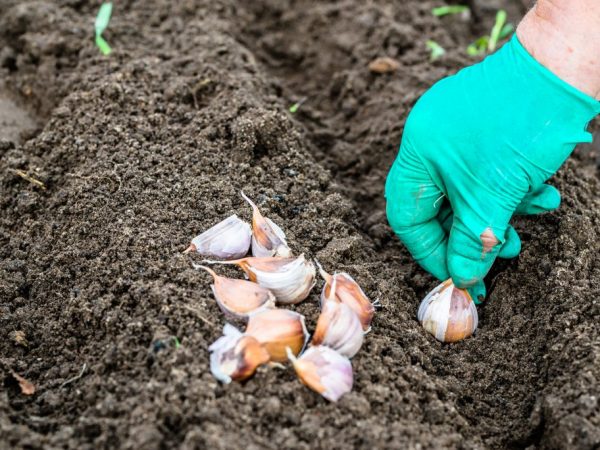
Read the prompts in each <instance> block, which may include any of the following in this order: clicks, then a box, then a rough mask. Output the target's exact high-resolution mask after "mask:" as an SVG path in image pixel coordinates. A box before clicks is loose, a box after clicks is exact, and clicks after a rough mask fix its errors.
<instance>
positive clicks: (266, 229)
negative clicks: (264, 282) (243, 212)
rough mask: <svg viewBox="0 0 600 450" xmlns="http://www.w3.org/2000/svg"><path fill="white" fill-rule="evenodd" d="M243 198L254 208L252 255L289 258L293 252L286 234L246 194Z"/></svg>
mask: <svg viewBox="0 0 600 450" xmlns="http://www.w3.org/2000/svg"><path fill="white" fill-rule="evenodd" d="M242 197H243V198H244V200H246V201H247V202H248V203H249V204H250V206H251V207H252V255H253V256H256V257H259V258H261V257H266V256H281V257H283V258H288V257H290V256H292V252H291V250H290V248H289V247H288V245H287V242H286V240H285V233H284V232H283V230H282V229H281V228H279V227H278V226H277V225H276V224H275V223H274V222H273V221H272V220H271V219H268V218H266V217H264V216H263V215H262V214H261V212H260V210H259V209H258V206H256V204H255V203H254V202H253V201H252V200H250V199H249V198H248V197H247V196H246V194H244V192H242Z"/></svg>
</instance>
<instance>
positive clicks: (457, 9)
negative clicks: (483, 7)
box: [431, 5, 469, 17]
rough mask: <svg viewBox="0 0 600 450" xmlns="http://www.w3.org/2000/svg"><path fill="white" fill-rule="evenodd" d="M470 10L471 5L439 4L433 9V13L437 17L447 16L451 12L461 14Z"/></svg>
mask: <svg viewBox="0 0 600 450" xmlns="http://www.w3.org/2000/svg"><path fill="white" fill-rule="evenodd" d="M467 11H469V7H468V6H465V5H450V6H439V7H437V8H433V9H432V10H431V14H433V15H434V16H436V17H442V16H447V15H449V14H461V13H464V12H467Z"/></svg>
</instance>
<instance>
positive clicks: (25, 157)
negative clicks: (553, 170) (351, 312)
mask: <svg viewBox="0 0 600 450" xmlns="http://www.w3.org/2000/svg"><path fill="white" fill-rule="evenodd" d="M481 3H482V4H483V3H484V2H481ZM436 4H437V3H434V2H430V1H418V0H411V1H404V2H400V1H393V0H376V1H372V2H361V1H359V0H348V1H335V2H334V1H321V2H311V1H300V0H298V1H291V0H290V1H281V0H259V1H256V2H234V1H232V0H212V1H206V0H186V1H180V2H171V1H169V0H149V1H139V2H132V1H123V2H117V3H116V4H115V8H114V13H113V19H112V20H111V23H110V27H109V29H108V31H107V32H106V33H105V37H106V39H107V41H108V42H109V43H110V44H111V45H112V47H113V49H114V53H113V54H111V55H110V56H109V57H102V56H101V55H100V54H99V52H98V50H97V49H96V48H95V47H94V44H93V39H92V35H93V19H94V16H95V13H96V11H97V8H98V3H96V2H87V1H85V0H63V1H60V2H56V3H51V2H46V1H26V2H20V1H16V0H0V71H1V72H0V74H1V76H2V78H3V81H4V82H5V84H6V86H7V88H8V89H10V91H11V93H12V95H18V96H19V97H20V99H21V101H22V102H23V103H24V104H25V105H26V106H27V108H29V109H30V110H31V111H35V112H36V114H37V117H38V118H39V119H40V120H41V121H42V123H45V125H44V126H43V128H42V129H41V131H40V132H39V133H37V134H35V135H34V136H29V137H28V136H24V137H23V138H22V139H21V140H20V141H19V142H17V143H16V144H15V143H13V142H10V140H9V139H8V138H6V137H5V136H0V190H1V192H0V202H1V205H0V210H1V211H2V212H1V216H0V381H1V385H0V386H1V387H0V448H72V449H97V448H126V449H127V448H131V449H167V448H184V449H192V448H224V449H229V448H240V447H244V448H247V449H254V448H349V447H355V448H359V447H360V448H369V447H371V448H398V449H405V448H465V449H471V448H495V449H500V448H548V449H554V448H565V449H567V448H568V449H592V448H599V447H600V399H599V392H598V386H599V381H600V337H599V333H598V331H599V330H598V328H599V325H598V324H599V323H600V322H599V319H600V317H599V315H600V302H599V300H598V298H599V297H600V241H599V240H598V238H597V230H598V227H599V226H600V184H599V180H598V174H597V171H596V169H595V165H594V164H595V163H594V161H595V159H594V158H595V156H594V152H597V149H594V148H591V149H590V148H589V147H588V148H587V149H581V150H580V151H579V152H577V154H576V156H575V157H574V158H572V159H571V160H570V161H569V162H568V163H567V164H566V166H565V167H564V168H563V169H562V170H561V172H560V173H559V174H558V175H557V176H556V177H555V179H554V180H553V183H554V184H555V185H557V186H558V187H559V188H560V190H561V191H562V193H563V196H564V200H563V204H562V206H561V208H560V210H559V211H557V212H555V213H552V214H548V215H544V216H542V217H538V218H527V219H517V220H515V224H516V227H517V229H518V230H519V232H520V233H521V236H522V239H523V252H522V254H521V256H520V257H519V258H518V259H515V260H512V261H509V262H502V263H499V264H498V265H497V267H496V268H495V269H494V271H493V273H492V274H491V276H490V277H489V279H488V280H487V281H488V287H489V291H490V296H489V299H488V301H487V302H486V304H485V305H484V306H482V307H481V308H480V319H481V324H480V329H479V331H478V333H477V335H476V336H475V337H474V338H472V339H469V340H467V341H465V342H461V343H458V344H455V345H441V344H439V343H438V342H436V341H435V340H433V338H431V337H430V336H429V335H427V334H426V333H425V332H424V331H423V330H422V329H421V327H420V326H419V324H418V323H417V321H416V319H415V314H416V308H417V306H418V303H419V300H420V298H421V297H422V296H423V295H424V294H425V293H426V291H427V290H428V289H430V288H432V287H433V286H434V285H435V281H434V280H433V279H432V278H431V277H430V276H428V275H427V274H425V273H424V272H422V271H421V270H420V269H419V268H418V267H417V266H416V265H415V264H414V263H413V262H412V261H411V259H410V257H409V256H408V255H407V253H406V251H405V250H404V249H403V248H402V247H401V245H400V244H399V243H398V242H397V241H396V239H395V238H394V237H393V235H392V233H391V231H390V229H389V227H388V226H387V224H386V221H385V215H384V212H383V207H384V203H383V197H382V191H383V182H384V178H385V174H386V172H387V169H388V167H389V166H390V164H391V162H392V160H393V158H394V156H395V150H396V148H397V146H398V143H399V141H400V136H401V133H402V126H403V122H404V119H405V118H406V115H407V114H408V112H409V110H410V107H411V105H412V104H413V103H414V102H415V101H416V99H417V98H418V97H419V95H420V94H421V93H423V92H424V91H425V90H426V89H427V87H428V86H430V85H431V84H432V83H433V82H435V81H436V80H437V79H439V78H440V77H442V76H445V75H447V74H450V73H452V72H453V71H455V70H456V69H458V68H459V67H461V66H463V65H465V64H468V63H470V62H471V61H472V60H470V59H468V58H467V57H466V56H464V48H465V47H466V45H467V44H468V43H469V42H470V41H472V40H473V39H474V38H475V37H477V36H478V35H479V34H480V33H482V32H483V31H484V30H486V29H488V28H489V26H490V24H491V22H492V21H493V18H494V13H495V9H496V8H497V7H500V6H507V8H508V10H509V14H510V15H511V19H512V20H514V21H516V20H518V18H519V17H520V15H521V14H522V13H523V6H522V4H523V2H521V1H516V0H515V1H514V2H512V3H509V4H508V5H506V4H505V2H499V1H498V2H496V1H495V2H485V4H486V5H487V6H486V7H482V6H479V5H478V4H477V3H476V6H477V8H476V14H475V17H474V20H472V21H471V22H464V21H461V20H460V19H459V18H457V17H449V18H444V19H441V20H440V19H436V18H434V17H432V16H431V15H430V13H429V10H430V9H431V7H432V6H435V5H436ZM428 38H432V39H435V40H436V41H438V42H439V43H440V44H441V45H442V46H444V47H445V48H446V49H447V50H448V53H447V55H446V56H445V57H444V58H443V59H442V60H439V61H436V62H434V63H431V62H429V59H428V52H427V49H426V47H425V44H424V42H425V40H426V39H428ZM377 56H390V57H393V58H396V59H397V60H398V61H400V63H401V66H400V69H399V71H398V72H397V73H394V74H389V75H374V74H371V73H369V71H368V69H367V65H368V63H369V62H370V61H371V60H372V59H374V58H375V57H377ZM303 97H306V101H305V103H304V104H303V105H302V106H301V107H300V109H299V111H298V112H297V113H296V114H293V115H292V114H290V113H289V112H288V108H289V106H290V105H291V104H293V103H294V102H296V101H298V100H299V99H301V98H303ZM432 126H435V124H432ZM13 140H14V139H13ZM15 169H20V170H23V171H26V172H27V173H29V174H30V175H33V176H35V178H37V179H39V180H41V181H43V182H44V183H45V186H46V188H47V189H46V190H45V191H44V190H42V189H40V188H39V187H37V186H35V185H33V184H30V183H28V182H27V181H26V180H24V179H23V178H20V177H18V176H16V175H15V173H14V170H15ZM241 189H243V190H244V191H245V192H247V193H248V194H249V195H251V196H252V197H253V198H255V199H256V200H257V202H258V203H259V205H260V206H261V208H263V209H264V210H265V211H269V215H270V216H271V217H272V218H273V219H274V220H275V221H276V222H278V223H282V224H284V228H285V229H286V230H287V231H288V235H289V237H290V241H291V243H292V246H293V248H294V250H295V251H296V252H297V253H300V252H306V253H307V254H308V255H310V256H311V257H317V258H318V259H319V261H320V262H321V263H323V264H324V265H325V266H326V267H327V268H330V269H337V270H345V271H348V272H350V273H351V274H352V275H353V276H355V277H356V278H357V280H358V281H359V282H360V283H361V285H362V286H363V287H364V289H365V290H366V292H367V293H368V294H369V295H370V296H371V297H372V298H379V299H380V301H381V304H382V309H381V310H380V311H379V312H378V314H377V316H376V318H375V321H374V324H373V331H372V332H371V333H370V334H369V335H368V338H367V339H366V343H365V346H364V347H363V349H362V351H361V352H360V353H359V354H358V355H357V356H356V358H354V359H353V366H354V369H355V374H356V380H355V381H356V382H355V388H354V390H353V392H352V393H351V394H349V395H347V396H346V397H344V398H343V399H342V400H341V401H340V402H339V403H338V404H330V403H327V402H326V401H324V400H323V399H321V398H320V397H318V396H317V395H315V394H314V393H312V392H311V391H309V390H308V389H306V388H304V387H303V386H301V385H300V383H299V382H298V380H297V379H296V377H295V375H294V374H293V371H292V370H291V369H289V368H288V369H285V370H282V369H264V370H260V372H259V373H258V374H257V375H256V376H255V377H254V378H253V379H251V380H249V381H248V382H246V383H244V384H232V385H229V386H222V385H220V384H219V383H217V382H216V381H215V380H214V378H213V377H212V376H211V374H210V372H209V370H208V352H207V347H208V345H209V344H210V343H211V342H212V341H213V340H214V339H215V338H216V337H217V336H219V334H220V331H221V327H222V325H223V323H224V321H223V318H222V315H221V314H220V312H219V309H218V307H217V306H216V304H215V303H214V300H213V298H212V296H211V295H210V293H209V292H210V290H209V289H208V288H207V287H208V281H209V278H208V276H207V275H205V274H203V273H199V272H197V271H195V270H193V269H192V267H191V264H190V258H189V257H187V256H184V255H182V254H181V251H182V250H183V249H184V248H185V247H186V244H187V243H188V241H189V239H190V238H191V237H193V236H194V235H195V234H196V233H197V232H199V231H200V230H203V229H205V228H206V227H208V226H209V225H211V224H213V223H215V222H216V221H218V220H220V219H222V218H223V217H225V216H226V215H228V214H231V213H233V212H238V213H241V215H243V216H244V217H246V218H249V213H250V211H249V209H248V207H247V205H246V204H245V203H244V201H243V200H242V199H241V197H240V196H239V191H240V190H241ZM224 271H225V270H224ZM226 272H228V273H231V274H235V273H236V271H235V270H234V269H228V270H227V271H226ZM316 303H317V290H315V292H314V293H313V294H312V295H311V297H309V300H307V301H306V302H305V303H303V304H301V305H299V306H298V308H297V309H298V310H299V311H300V312H302V313H304V314H306V315H307V317H308V320H309V324H310V325H311V326H312V325H314V322H315V319H316V315H317V307H316ZM17 332H19V333H17ZM23 336H24V337H25V339H26V342H24V341H23ZM173 337H177V338H178V339H179V341H180V342H181V346H180V347H177V346H176V345H175V344H174V339H173ZM82 369H83V370H82ZM11 371H15V372H17V373H19V374H20V375H22V376H24V377H26V378H27V379H28V380H30V381H32V382H33V383H34V384H35V386H36V393H35V394H34V395H32V396H24V395H22V394H21V392H20V390H19V385H18V383H17V382H16V380H15V378H14V376H13V375H11ZM78 375H81V376H80V377H78Z"/></svg>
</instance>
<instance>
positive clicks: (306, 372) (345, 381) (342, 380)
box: [288, 346, 353, 402]
mask: <svg viewBox="0 0 600 450" xmlns="http://www.w3.org/2000/svg"><path fill="white" fill-rule="evenodd" d="M288 358H289V359H290V361H292V364H293V365H294V369H295V370H296V374H297V375H298V377H299V378H300V380H301V381H302V382H303V383H304V384H305V385H307V386H308V387H309V388H311V389H312V390H313V391H315V392H318V393H319V394H321V395H322V396H323V397H325V398H326V399H327V400H329V401H331V402H337V401H338V400H339V399H340V397H342V395H344V394H346V393H348V392H350V391H351V390H352V384H353V374H352V364H351V363H350V360H349V359H348V358H346V357H345V356H343V355H340V354H339V353H338V352H336V351H335V350H333V349H331V348H329V347H324V346H316V347H310V348H309V349H307V350H306V351H305V352H304V353H303V354H302V355H301V356H300V357H298V358H296V357H295V356H294V354H293V353H292V352H291V351H290V352H288Z"/></svg>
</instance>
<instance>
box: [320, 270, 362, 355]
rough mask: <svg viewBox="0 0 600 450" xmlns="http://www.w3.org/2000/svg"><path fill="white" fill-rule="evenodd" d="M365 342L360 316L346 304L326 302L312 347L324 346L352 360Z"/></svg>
mask: <svg viewBox="0 0 600 450" xmlns="http://www.w3.org/2000/svg"><path fill="white" fill-rule="evenodd" d="M334 283H335V280H334ZM363 340H364V331H363V329H362V324H361V323H360V320H359V318H358V315H357V314H356V313H355V312H354V311H353V310H352V309H351V308H350V307H349V306H348V305H346V304H344V303H338V302H336V301H331V300H328V301H326V302H325V304H324V305H323V308H322V311H321V315H320V316H319V320H318V321H317V327H316V329H315V333H314V334H313V337H312V341H311V345H324V346H326V347H330V348H332V349H334V350H336V351H337V352H338V353H340V354H341V355H344V356H347V357H348V358H352V357H353V356H354V355H356V353H357V352H358V350H359V349H360V347H361V346H362V343H363Z"/></svg>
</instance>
